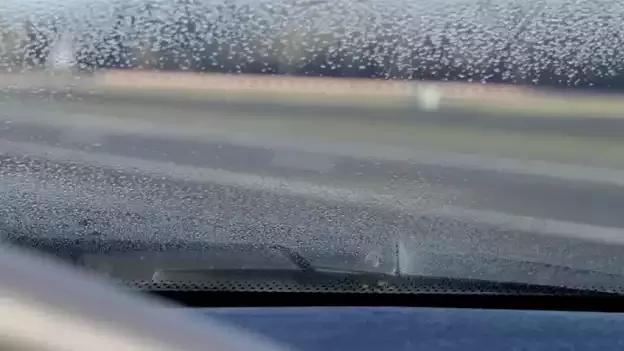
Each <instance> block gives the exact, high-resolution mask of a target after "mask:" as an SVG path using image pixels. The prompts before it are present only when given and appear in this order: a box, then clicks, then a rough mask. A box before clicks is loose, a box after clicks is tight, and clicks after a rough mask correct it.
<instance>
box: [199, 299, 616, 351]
mask: <svg viewBox="0 0 624 351" xmlns="http://www.w3.org/2000/svg"><path fill="white" fill-rule="evenodd" d="M191 313H199V314H200V315H201V316H207V317H212V318H217V319H218V320H222V321H226V322H228V323H231V324H234V325H236V326H239V327H242V328H243V329H247V330H250V331H252V332H255V333H258V334H260V335H263V336H265V337H268V338H270V339H272V340H273V341H276V342H278V343H282V344H284V345H285V346H287V347H290V348H292V349H294V350H301V351H321V350H322V351H333V350H336V351H338V350H358V351H369V350H370V351H372V350H375V351H377V350H383V351H400V350H462V351H471V350H475V351H477V350H544V351H554V350H601V351H606V350H624V314H621V313H595V312H552V311H518V310H479V309H451V308H448V309H447V308H386V307H383V308H381V307H380V308H375V307H370V308H355V307H353V308H351V307H320V308H312V307H310V308H217V309H197V310H195V309H192V310H191Z"/></svg>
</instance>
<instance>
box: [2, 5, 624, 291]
mask: <svg viewBox="0 0 624 351" xmlns="http://www.w3.org/2000/svg"><path fill="white" fill-rule="evenodd" d="M622 13H624V7H623V6H622V4H621V3H620V2H617V1H614V0H594V1H575V0H534V1H526V0H499V1H493V0H444V1H424V0H413V1H383V0H366V1H355V0H334V1H314V0H254V1H246V0H173V1H172V0H162V1H161V0H126V1H117V0H99V1H87V0H73V1H68V2H63V1H60V0H45V1H43V0H10V1H4V2H3V3H2V4H1V5H0V173H1V174H0V201H1V203H0V230H1V231H2V234H3V236H4V237H5V238H8V239H11V238H16V237H28V238H31V239H32V238H35V239H42V240H43V239H45V238H57V239H58V238H61V239H67V240H70V241H71V240H73V239H89V240H91V239H92V240H97V241H98V242H101V243H106V242H111V241H120V240H121V241H123V242H125V243H127V244H128V245H131V244H132V243H172V242H173V243H176V245H178V246H177V248H178V251H182V252H184V251H185V250H187V251H188V250H190V248H188V247H190V246H188V245H190V244H189V243H190V242H193V243H194V244H193V245H195V244H196V243H198V242H199V243H206V244H207V245H208V244H215V243H219V244H227V243H237V244H258V245H260V244H263V245H269V246H270V245H282V246H283V247H286V248H288V249H290V250H296V251H297V252H299V253H300V254H301V255H302V256H306V257H307V259H308V260H309V262H308V263H309V264H312V265H321V263H322V264H323V265H329V266H332V267H340V268H341V269H358V270H373V271H376V272H386V273H396V272H397V265H398V262H400V263H401V273H403V274H414V275H429V276H443V277H451V276H453V277H463V278H470V277H481V278H487V279H488V280H493V281H512V282H525V281H531V282H538V283H540V284H546V285H570V286H578V285H579V284H580V285H587V284H589V283H587V281H586V280H582V279H581V280H579V281H576V280H574V279H572V278H569V279H568V278H565V279H564V278H561V276H559V275H558V273H557V272H559V270H558V269H553V267H563V268H565V269H567V270H572V271H578V272H581V271H583V272H601V273H606V274H609V275H611V276H613V277H615V278H613V280H610V281H609V282H606V281H605V282H604V284H607V285H611V286H615V288H619V287H620V286H624V264H623V263H624V262H623V261H624V256H623V255H621V254H620V252H621V251H622V249H623V247H622V245H624V216H621V215H620V214H621V212H622V209H623V208H624V138H623V136H624V102H623V101H622V98H621V96H620V94H621V92H622V91H623V89H624V76H623V75H622V74H623V73H622V72H623V71H622V62H624V61H623V60H624V56H623V53H622V50H621V48H622V47H624V45H623V44H624V27H623V24H622V21H621V15H622ZM70 241H68V242H70ZM282 246H280V248H281V249H280V250H282V248H283V247H282ZM102 247H104V246H102ZM245 247H246V246H245ZM185 248H187V249H185ZM70 249H71V245H70V244H67V250H70ZM102 250H103V249H102ZM240 250H241V251H240V252H243V251H244V250H243V249H242V248H241V249H240ZM398 251H400V252H401V253H402V254H401V255H400V257H401V258H400V259H397V258H396V253H397V252H398ZM245 252H246V251H245ZM283 252H284V251H283V250H282V253H283ZM102 253H104V252H103V251H102ZM97 254H98V253H97V252H90V253H89V256H88V257H87V258H85V260H87V261H91V260H97V259H99V258H97V257H100V256H98V255H97ZM106 254H107V255H108V254H109V252H108V251H107V253H106ZM93 255H94V256H93ZM199 256H201V257H199ZM206 256H207V254H203V255H198V256H197V257H196V256H193V255H182V256H171V257H168V258H167V259H166V260H165V259H163V260H160V259H159V260H160V261H158V262H159V263H158V267H153V268H154V271H156V269H157V268H158V269H161V268H162V267H161V266H162V265H167V264H168V265H172V266H175V267H178V268H180V267H186V268H189V267H195V268H202V269H205V268H207V267H214V262H212V261H211V262H212V263H210V264H204V263H201V262H203V261H202V260H204V259H206ZM239 256H240V257H239ZM243 256H244V257H243ZM260 256H262V257H260ZM260 256H259V257H258V258H254V259H252V258H251V257H250V256H249V255H238V256H237V255H232V254H215V253H213V254H211V255H210V257H211V259H212V260H213V261H218V262H220V263H219V264H220V265H223V267H226V266H227V267H230V268H232V267H237V268H250V267H251V268H258V267H264V268H267V269H268V268H271V267H273V268H274V266H273V265H272V264H273V263H270V262H273V261H270V260H271V259H270V258H269V256H271V255H269V254H266V255H260ZM94 257H95V258H94ZM141 257H142V256H140V255H126V256H124V258H123V260H124V262H126V261H128V265H127V266H128V267H131V266H133V262H138V261H139V260H140V259H141ZM193 257H194V258H193ZM183 258H184V259H183ZM191 258H192V259H191ZM181 260H183V261H184V263H183V264H182V263H181ZM163 262H169V263H163ZM527 263H531V264H536V265H532V266H531V267H532V268H530V272H529V273H527V272H523V273H522V274H520V273H518V272H520V271H521V270H522V269H524V268H522V267H526V265H525V264H527ZM297 266H298V267H300V266H301V265H300V264H298V265H297ZM127 269H130V268H127ZM150 269H151V268H150ZM601 283H603V282H602V281H600V280H599V281H595V280H594V281H592V283H591V286H600V285H601Z"/></svg>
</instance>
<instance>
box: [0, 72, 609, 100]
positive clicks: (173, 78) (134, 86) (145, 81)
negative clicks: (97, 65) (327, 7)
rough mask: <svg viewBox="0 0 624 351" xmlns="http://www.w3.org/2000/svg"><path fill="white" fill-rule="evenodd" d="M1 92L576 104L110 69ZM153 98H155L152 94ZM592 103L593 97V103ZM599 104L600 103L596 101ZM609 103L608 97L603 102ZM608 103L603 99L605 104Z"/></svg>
mask: <svg viewBox="0 0 624 351" xmlns="http://www.w3.org/2000/svg"><path fill="white" fill-rule="evenodd" d="M0 89H5V90H8V91H35V92H36V91H40V90H43V91H58V92H66V91H74V92H78V93H90V94H95V95H97V94H115V93H117V94H123V95H124V96H126V97H132V95H133V94H136V95H141V96H143V97H149V96H150V94H154V95H158V97H159V98H162V97H163V95H171V97H172V98H173V99H176V100H177V99H184V98H191V99H197V98H199V99H201V98H203V97H209V96H210V94H216V95H218V96H219V97H229V98H233V99H242V100H245V99H252V98H253V97H254V96H255V98H256V99H261V100H265V99H266V100H270V99H273V100H280V99H292V98H293V97H295V98H296V99H299V100H303V101H308V102H314V103H324V102H327V103H329V102H345V103H357V104H364V105H366V104H380V103H384V104H401V103H404V104H410V105H420V106H421V107H423V108H426V109H436V108H438V106H439V105H440V103H441V102H445V103H449V104H453V103H454V102H455V103H462V102H467V103H482V104H484V105H485V104H493V105H496V104H498V105H505V104H510V105H511V104H514V105H522V104H525V105H527V104H528V105H530V102H527V101H536V100H539V101H540V102H541V103H542V104H544V102H547V103H548V102H549V101H551V100H552V101H555V100H556V101H557V102H558V103H561V102H562V101H563V102H564V103H565V102H566V101H571V100H575V101H577V100H579V97H578V96H575V97H574V98H572V97H567V96H560V95H559V96H557V94H545V93H544V92H541V91H538V90H537V89H531V88H527V87H520V86H513V85H503V84H481V83H454V82H424V81H419V82H414V81H402V80H384V79H358V78H355V79H352V78H326V77H293V76H262V75H234V74H197V73H186V72H150V71H130V70H110V71H102V72H97V73H95V74H88V75H77V74H72V73H67V72H27V73H19V74H14V73H0ZM157 93H158V94H157ZM550 95H553V97H552V98H550V97H549V96H550ZM592 99H593V100H592V102H593V103H594V104H595V103H596V99H597V98H596V97H593V98H592ZM598 99H600V98H598ZM604 99H608V100H609V101H610V102H613V101H616V100H617V99H614V98H613V97H605V98H604ZM605 101H607V100H605Z"/></svg>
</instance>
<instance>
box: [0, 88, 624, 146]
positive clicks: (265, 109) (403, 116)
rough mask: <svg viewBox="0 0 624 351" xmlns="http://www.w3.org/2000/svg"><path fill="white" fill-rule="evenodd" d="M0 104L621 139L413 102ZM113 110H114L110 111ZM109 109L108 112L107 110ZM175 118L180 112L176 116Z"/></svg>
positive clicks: (564, 122)
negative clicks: (420, 125) (377, 104)
mask: <svg viewBox="0 0 624 351" xmlns="http://www.w3.org/2000/svg"><path fill="white" fill-rule="evenodd" d="M0 104H2V106H3V108H4V109H5V110H7V109H9V110H12V111H15V110H18V111H19V110H22V109H23V108H24V107H25V106H27V107H33V105H39V107H42V108H46V109H51V110H59V111H61V110H66V109H71V110H74V111H76V110H81V111H89V112H92V111H98V112H97V113H102V114H110V113H113V114H115V113H125V112H123V111H128V110H132V109H135V110H138V111H146V110H147V112H146V113H147V114H150V115H153V114H154V111H157V112H156V114H161V113H165V111H166V113H169V114H175V113H176V112H177V111H180V110H184V111H186V114H191V112H192V111H194V112H195V113H196V112H197V111H202V112H207V111H209V112H211V113H218V114H220V115H223V116H228V115H229V116H234V117H241V116H243V117H254V118H257V117H259V116H269V117H276V116H277V117H288V118H305V119H312V118H313V119H314V120H319V121H321V122H322V121H323V120H328V119H329V120H332V119H336V118H340V119H342V120H350V121H354V123H356V122H355V121H358V123H362V121H364V122H370V121H379V120H385V121H388V122H389V123H410V122H413V121H417V122H418V123H424V124H428V125H432V126H449V125H452V126H459V127H472V128H474V127H477V128H482V129H494V130H506V131H521V132H540V133H556V134H561V135H569V136H588V137H602V138H605V137H608V138H621V137H624V118H621V117H617V116H614V117H605V116H602V117H598V116H586V117H578V116H576V117H562V116H543V115H536V116H530V117H527V116H526V115H513V114H510V113H506V114H504V115H503V116H501V114H500V113H486V112H484V111H481V112H478V111H472V112H469V113H466V111H464V110H460V109H454V108H444V109H442V110H439V111H423V110H422V109H420V108H419V107H418V106H417V104H416V103H414V104H409V103H406V104H400V105H397V106H394V107H392V108H389V107H388V106H380V107H378V108H375V107H373V106H369V105H366V106H361V107H357V106H354V105H353V104H347V105H340V104H334V105H328V106H319V105H318V104H312V103H306V102H283V103H274V102H269V103H262V102H258V101H242V100H240V99H234V100H230V101H228V100H223V99H220V100H215V99H202V100H199V99H187V100H182V99H179V98H176V99H174V98H166V96H165V97H162V98H154V97H150V96H136V95H122V94H108V95H107V94H95V93H93V94H88V93H82V94H79V95H78V94H76V93H71V94H70V93H67V92H55V91H52V92H33V93H9V92H7V93H3V94H1V95H0ZM115 110H117V111H115ZM111 111H113V112H111ZM178 117H180V116H178Z"/></svg>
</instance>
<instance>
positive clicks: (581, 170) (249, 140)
mask: <svg viewBox="0 0 624 351" xmlns="http://www.w3.org/2000/svg"><path fill="white" fill-rule="evenodd" d="M48 117H49V116H48ZM18 119H19V120H22V121H29V122H33V121H36V122H37V123H44V124H52V125H56V126H63V125H66V124H67V123H69V125H68V126H67V127H71V128H79V129H90V128H97V132H96V133H104V132H109V133H118V134H132V133H136V134H141V135H155V136H161V137H167V138H174V139H175V138H183V139H185V140H189V138H193V139H194V140H197V141H200V142H201V141H212V142H219V141H221V142H229V143H236V144H240V145H245V146H252V147H270V148H273V149H276V150H279V149H283V150H290V152H293V151H298V152H307V153H309V154H314V153H316V154H319V155H322V154H325V155H330V156H331V157H334V158H336V157H342V156H345V157H355V158H360V159H367V160H377V161H379V163H380V165H381V164H382V163H383V161H398V162H410V163H414V164H422V165H433V166H446V167H455V168H466V169H473V170H483V171H494V172H502V173H510V174H519V175H530V176H544V177H549V178H555V179H564V180H572V181H586V182H593V183H603V184H611V185H616V186H624V169H613V168H605V167H593V166H584V165H575V164H565V163H556V162H548V161H540V160H523V159H515V158H508V157H494V156H486V155H478V154H461V153H453V152H439V151H434V150H426V149H422V148H419V149H418V148H416V147H400V146H394V145H384V144H375V145H370V144H357V143H351V142H336V141H318V140H317V141H313V142H312V141H306V140H303V139H298V140H295V139H290V140H289V139H288V138H284V137H280V139H276V138H272V137H271V136H269V135H265V136H261V135H259V134H257V133H249V132H240V131H233V130H225V129H221V130H220V129H219V128H216V127H212V126H211V127H210V128H202V127H201V126H202V125H203V126H204V127H205V126H206V125H207V123H201V121H194V122H192V123H188V124H189V125H188V126H182V125H180V124H173V123H167V122H166V121H158V122H157V123H158V125H157V124H155V122H154V121H145V120H143V121H141V120H139V119H127V118H126V119H124V118H120V117H115V116H106V115H77V114H76V115H71V114H68V115H65V116H64V117H62V118H61V117H59V118H56V116H55V118H46V119H43V118H38V117H26V118H21V117H20V118H18ZM285 152H286V151H285ZM319 167H321V166H319Z"/></svg>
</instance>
